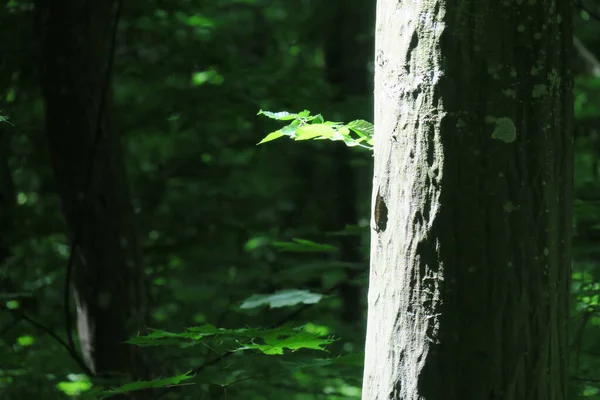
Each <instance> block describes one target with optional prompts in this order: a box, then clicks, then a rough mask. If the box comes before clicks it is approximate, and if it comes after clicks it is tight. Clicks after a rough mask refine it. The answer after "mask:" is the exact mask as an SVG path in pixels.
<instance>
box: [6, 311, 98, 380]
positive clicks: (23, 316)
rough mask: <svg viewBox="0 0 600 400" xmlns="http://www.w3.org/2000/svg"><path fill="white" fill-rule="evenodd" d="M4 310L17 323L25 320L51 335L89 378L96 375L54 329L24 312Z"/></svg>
mask: <svg viewBox="0 0 600 400" xmlns="http://www.w3.org/2000/svg"><path fill="white" fill-rule="evenodd" d="M3 309H4V310H5V311H7V312H9V313H10V314H12V315H13V317H14V318H15V319H16V320H17V322H18V321H20V320H25V321H27V322H29V323H30V324H31V325H33V326H34V327H36V328H37V329H39V330H40V331H42V332H45V333H46V334H48V335H50V336H51V337H52V338H53V339H54V340H56V341H57V342H58V344H60V345H61V346H62V347H64V348H65V350H67V352H68V353H69V355H70V356H71V358H72V359H73V360H75V362H76V363H77V365H79V367H80V368H81V369H82V370H83V372H85V373H86V374H87V375H89V376H93V375H94V374H93V373H92V371H90V369H89V368H88V366H87V365H85V362H84V361H83V359H82V358H81V357H80V356H79V354H78V353H77V351H75V348H74V347H71V346H69V344H68V343H67V342H66V341H64V340H63V339H62V338H61V337H60V336H58V334H56V333H55V332H54V331H53V330H52V329H50V328H48V327H47V326H45V325H43V324H41V323H40V322H37V321H36V320H34V319H33V318H31V317H29V316H28V315H27V314H25V313H23V312H16V311H14V310H9V309H8V308H6V307H3Z"/></svg>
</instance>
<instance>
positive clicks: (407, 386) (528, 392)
mask: <svg viewBox="0 0 600 400" xmlns="http://www.w3.org/2000/svg"><path fill="white" fill-rule="evenodd" d="M377 7H378V9H377V28H376V61H375V64H376V71H375V127H376V136H375V173H374V179H373V209H374V215H373V221H372V228H373V231H372V243H371V257H372V258H371V273H370V288H369V317H368V328H367V343H366V359H365V374H364V384H363V385H364V386H363V399H365V400H375V399H389V400H398V399H402V400H417V399H427V400H438V399H440V400H441V399H443V400H469V399H473V400H482V399H494V400H499V399H507V400H508V399H514V400H523V399H539V400H551V399H565V398H566V394H567V383H566V382H567V357H568V356H567V321H568V320H567V317H568V310H569V306H568V299H569V281H570V232H571V187H572V113H573V103H572V93H571V90H572V83H571V76H570V69H569V64H570V59H569V57H570V52H571V47H572V40H573V39H572V38H573V36H572V31H571V9H570V8H571V6H570V2H569V1H568V0H525V1H510V0H505V1H498V0H457V1H447V0H428V1H407V0H400V1H398V0H379V1H378V4H377Z"/></svg>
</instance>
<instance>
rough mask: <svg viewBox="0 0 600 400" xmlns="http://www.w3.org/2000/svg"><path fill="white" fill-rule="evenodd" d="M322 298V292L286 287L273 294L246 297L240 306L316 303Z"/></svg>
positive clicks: (244, 307) (247, 307) (255, 306)
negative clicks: (286, 288)
mask: <svg viewBox="0 0 600 400" xmlns="http://www.w3.org/2000/svg"><path fill="white" fill-rule="evenodd" d="M321 299H323V295H322V294H318V293H312V292H309V291H307V290H297V289H288V290H280V291H278V292H276V293H273V294H255V295H252V296H250V297H248V298H247V299H246V300H244V302H243V303H242V305H241V306H240V308H242V309H245V310H248V309H252V308H257V307H261V306H265V305H268V306H269V307H270V308H281V307H291V306H295V305H298V304H316V303H318V302H319V301H321Z"/></svg>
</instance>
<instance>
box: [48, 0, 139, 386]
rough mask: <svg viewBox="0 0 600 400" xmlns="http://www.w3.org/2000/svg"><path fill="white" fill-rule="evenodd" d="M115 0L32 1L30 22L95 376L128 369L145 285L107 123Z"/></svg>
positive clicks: (132, 369)
mask: <svg viewBox="0 0 600 400" xmlns="http://www.w3.org/2000/svg"><path fill="white" fill-rule="evenodd" d="M113 4H114V3H113V2H110V1H101V0H92V1H79V0H69V1H39V2H37V3H36V28H37V32H38V38H39V44H40V60H39V61H40V78H41V85H42V94H43V97H44V101H45V109H46V135H47V139H48V143H49V145H50V152H51V158H52V166H53V169H54V175H55V180H56V183H57V186H58V190H59V193H60V197H61V200H62V208H63V212H64V215H65V218H66V221H67V225H68V227H69V231H70V232H69V233H70V238H71V241H72V243H73V244H74V245H73V249H72V251H74V256H75V257H74V265H73V271H72V276H73V279H72V286H73V293H74V298H75V304H76V307H77V331H78V334H79V342H80V348H81V352H82V354H83V358H84V360H85V362H86V364H87V365H88V366H89V368H90V369H91V370H92V371H93V372H94V373H95V374H97V375H100V376H115V375H116V376H121V377H126V378H130V377H132V376H135V375H136V373H137V371H138V370H137V368H138V366H139V365H138V361H139V360H138V357H137V356H136V354H135V348H134V347H133V346H128V345H126V344H123V342H124V341H125V340H127V339H128V338H129V337H130V336H131V335H133V334H135V333H136V332H137V331H138V330H139V329H141V328H142V327H143V325H142V323H143V317H144V303H145V294H144V289H143V288H144V285H143V281H144V280H143V274H142V266H141V260H140V259H141V257H140V249H139V246H138V242H137V238H136V233H135V229H134V224H133V209H132V205H131V199H130V195H129V192H128V185H127V181H126V171H125V166H124V162H123V157H122V149H121V143H120V137H119V135H118V134H117V132H116V130H115V128H114V125H113V123H112V118H111V117H112V115H113V112H112V107H111V91H110V79H108V78H107V73H106V71H107V66H108V60H109V54H110V52H111V51H113V49H112V48H111V47H112V45H111V43H112V35H113V26H114V23H115V21H114V12H113V10H114V8H113Z"/></svg>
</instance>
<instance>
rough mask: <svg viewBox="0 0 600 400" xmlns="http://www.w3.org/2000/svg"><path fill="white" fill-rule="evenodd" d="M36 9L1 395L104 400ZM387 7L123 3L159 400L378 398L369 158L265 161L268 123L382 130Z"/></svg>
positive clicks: (591, 180) (129, 133) (592, 60)
mask: <svg viewBox="0 0 600 400" xmlns="http://www.w3.org/2000/svg"><path fill="white" fill-rule="evenodd" d="M33 9H34V7H33V4H32V3H30V2H25V1H15V0H10V1H5V2H3V6H2V7H1V8H0V26H1V27H2V30H1V31H0V110H1V113H2V115H3V116H5V117H6V118H7V119H8V122H4V123H2V124H0V302H1V304H2V308H1V309H0V398H2V399H29V398H31V399H36V398H40V399H61V398H69V397H72V398H85V396H86V395H89V394H90V393H93V391H94V390H95V389H96V386H91V385H90V384H89V381H88V379H87V378H86V376H85V372H86V371H85V370H84V369H82V367H81V365H80V362H78V361H80V356H77V355H73V354H71V353H70V352H69V351H68V350H67V349H66V347H67V348H68V347H69V343H68V339H67V335H66V334H65V326H70V327H71V330H74V327H73V325H72V323H71V325H69V322H68V321H69V319H72V317H69V316H68V313H67V312H65V285H66V282H68V279H67V273H66V272H67V270H68V268H67V265H68V264H69V263H70V261H69V260H70V258H71V248H70V247H71V243H72V238H70V237H69V228H68V226H67V225H68V224H67V222H66V221H65V216H64V211H63V209H62V208H61V199H60V196H59V188H58V186H59V185H57V183H56V181H57V180H58V179H57V175H56V174H57V173H58V172H57V171H62V172H60V173H61V174H69V173H73V174H75V173H76V172H77V170H78V169H80V168H81V166H77V165H71V166H70V167H71V168H70V169H69V168H62V169H61V168H57V167H56V165H57V164H58V163H57V161H54V163H53V162H52V161H51V158H52V157H51V154H50V152H51V151H50V148H52V151H53V152H55V154H54V157H55V160H56V159H60V157H57V155H56V152H59V151H61V149H64V150H65V151H67V150H66V149H67V147H68V145H69V143H68V142H67V143H66V144H65V143H63V144H58V145H57V144H56V143H50V145H49V140H50V141H52V140H58V139H56V136H51V135H48V134H47V127H48V126H50V125H48V121H45V117H44V98H43V90H42V87H45V88H46V89H45V90H46V91H45V92H44V93H46V101H47V99H48V96H49V95H48V93H50V92H51V90H49V89H48V88H49V87H50V86H51V83H48V81H51V80H52V75H51V74H49V72H48V70H47V69H46V72H45V74H41V73H40V70H41V69H45V68H46V64H44V61H45V60H47V58H44V57H52V54H50V55H49V54H42V55H40V51H39V42H40V40H39V33H38V31H37V30H36V29H37V28H38V26H36V24H38V22H36V19H35V18H34V11H33ZM374 10H375V2H374V1H371V0H347V1H341V0H331V1H327V2H323V1H315V0H299V1H294V2H292V1H283V0H222V1H207V0H196V1H190V0H174V1H169V2H166V1H161V0H150V1H146V2H140V1H127V2H123V3H122V4H118V5H117V7H115V8H113V9H111V11H112V14H110V15H108V16H107V19H106V21H109V22H110V24H114V22H115V19H116V20H118V25H117V29H116V41H115V42H114V43H113V44H114V46H112V47H111V48H110V49H109V50H110V52H112V54H113V56H111V57H108V59H109V61H110V62H111V63H112V77H111V82H112V83H111V87H112V94H111V97H112V100H111V108H110V113H111V119H112V121H113V124H114V125H115V126H116V130H117V131H118V132H119V135H120V138H121V144H122V149H123V153H124V160H125V164H126V171H127V182H128V188H129V189H128V190H129V192H130V195H131V202H132V203H133V208H134V214H135V226H136V229H137V238H138V240H139V250H140V252H141V255H142V259H141V265H143V271H144V279H145V280H146V281H147V283H148V288H147V293H146V296H147V313H148V318H147V319H146V322H145V326H146V327H147V328H150V329H154V330H145V331H143V332H141V333H140V334H141V335H146V334H148V333H149V334H150V335H151V337H147V336H140V337H139V338H138V339H137V340H136V341H135V342H136V344H137V345H141V346H143V347H142V349H143V351H144V360H145V365H146V368H147V371H146V374H145V376H146V380H153V379H154V383H153V384H154V385H156V386H160V387H163V386H169V385H171V384H174V383H179V382H180V383H181V384H182V386H179V387H176V388H173V387H170V388H166V389H165V388H160V389H156V390H154V391H152V392H148V393H149V394H148V396H147V398H154V397H156V398H177V399H188V398H189V399H219V398H223V399H225V398H228V399H248V400H251V399H306V400H308V399H346V398H347V399H352V398H353V399H359V398H360V388H361V380H362V351H363V346H364V335H365V314H366V290H367V278H368V251H369V213H370V201H371V179H372V153H371V152H370V151H368V150H364V149H362V148H348V147H346V146H344V145H343V144H342V143H330V142H327V143H324V142H321V141H305V142H298V143H294V142H292V141H289V140H278V141H275V142H272V143H269V144H265V145H260V146H257V145H256V144H257V143H258V142H259V141H260V140H261V139H262V138H263V137H264V136H265V135H266V134H268V133H269V132H272V131H274V130H276V129H278V128H279V127H280V126H281V124H278V123H277V122H276V121H272V120H270V119H268V118H265V117H264V116H257V115H256V114H257V112H258V111H259V110H261V109H263V110H271V111H280V110H287V111H290V112H297V111H301V110H304V109H310V110H311V111H313V113H322V114H323V115H324V117H325V118H326V119H327V120H330V121H345V122H348V121H351V120H356V119H365V120H367V121H372V119H373V118H372V95H373V89H372V71H373V70H372V60H373V52H374V50H373V37H374V22H375V16H374ZM585 10H588V11H584V10H582V9H580V8H576V13H575V15H574V21H575V28H576V32H575V39H574V40H575V50H576V51H575V52H574V54H573V63H574V66H575V67H574V68H575V73H576V76H575V107H576V109H575V114H576V118H577V124H576V154H575V183H576V187H575V197H576V200H575V218H574V227H575V237H574V260H573V301H572V309H573V310H572V320H571V322H572V326H571V337H572V343H571V346H572V348H571V350H572V360H571V377H570V378H571V382H572V398H591V399H600V306H599V302H600V245H599V243H600V170H599V166H598V160H599V158H600V138H599V133H600V132H599V128H600V62H599V61H598V58H600V19H599V18H598V17H599V16H600V3H598V2H597V1H588V2H587V3H585ZM59 25H60V24H59ZM47 48H49V47H47ZM57 51H60V50H57ZM87 51H88V52H90V53H93V52H98V54H97V56H98V58H99V59H104V58H107V54H108V52H107V51H106V49H104V48H102V47H101V46H98V48H97V49H96V48H95V47H94V46H92V45H90V46H89V48H87ZM64 62H67V63H68V62H69V60H64ZM40 66H42V68H40ZM44 80H45V82H46V83H45V84H44V83H43V81H44ZM80 89H81V91H82V92H83V93H84V94H85V90H86V89H85V87H82V88H80ZM54 106H55V107H57V108H61V107H62V108H64V109H63V110H62V112H63V113H64V114H65V115H69V113H70V112H71V110H70V104H69V103H66V102H65V103H60V104H54ZM53 138H54V139H53ZM61 146H62V147H61ZM82 151H83V150H82ZM85 158H86V157H85V156H82V159H85ZM66 159H68V156H67V155H66V153H65V160H66ZM123 179H124V177H123ZM63 181H64V180H63ZM465 195H468V194H465ZM82 229H85V227H84V228H82ZM71 308H72V310H71V311H70V313H73V314H74V308H75V306H74V305H73V304H71ZM65 321H67V322H65ZM207 324H210V325H207ZM212 326H215V327H218V328H224V329H225V330H223V331H221V332H222V334H220V335H215V334H214V331H211V329H213V328H212ZM250 328H252V329H254V330H252V329H250ZM167 332H170V333H171V335H168V334H167ZM152 334H154V335H155V336H154V337H152ZM161 335H162V336H161ZM200 339H202V340H200ZM323 349H326V350H327V351H326V352H325V351H323ZM232 350H238V351H232ZM188 372H191V373H190V374H188V375H185V374H186V373H188ZM177 376H178V377H179V378H174V379H171V380H169V379H167V378H170V377H177ZM191 376H193V378H189V377H191ZM158 378H163V379H166V380H163V381H156V379H158ZM188 378H189V379H188ZM109 386H110V385H109ZM142 386H143V385H140V386H138V387H135V386H134V387H133V388H139V387H142ZM130 388H132V387H130ZM95 395H97V393H96V394H95Z"/></svg>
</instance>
